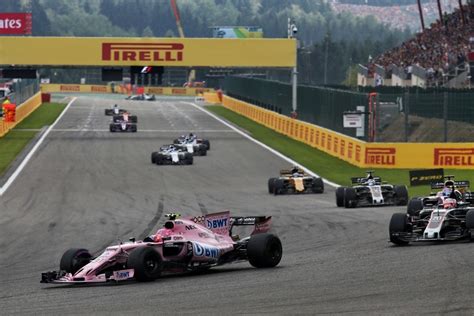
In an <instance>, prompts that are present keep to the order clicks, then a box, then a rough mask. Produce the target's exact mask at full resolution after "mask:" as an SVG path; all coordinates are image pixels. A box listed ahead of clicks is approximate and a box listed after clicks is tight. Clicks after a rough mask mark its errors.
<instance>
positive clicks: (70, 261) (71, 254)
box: [59, 248, 92, 274]
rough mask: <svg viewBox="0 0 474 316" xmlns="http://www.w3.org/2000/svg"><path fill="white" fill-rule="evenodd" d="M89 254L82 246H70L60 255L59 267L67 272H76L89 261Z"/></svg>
mask: <svg viewBox="0 0 474 316" xmlns="http://www.w3.org/2000/svg"><path fill="white" fill-rule="evenodd" d="M91 258H92V256H91V254H90V253H89V250H87V249H83V248H71V249H68V250H66V252H65V253H64V254H63V256H62V257H61V261H60V262H59V269H60V270H63V271H66V272H68V273H72V274H74V273H76V272H77V271H79V269H81V268H82V267H83V266H85V265H86V264H88V263H89V262H90V261H91Z"/></svg>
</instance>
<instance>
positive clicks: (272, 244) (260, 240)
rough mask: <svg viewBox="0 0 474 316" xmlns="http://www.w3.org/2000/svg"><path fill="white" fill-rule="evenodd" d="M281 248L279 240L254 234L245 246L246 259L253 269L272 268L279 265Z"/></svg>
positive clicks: (271, 236)
mask: <svg viewBox="0 0 474 316" xmlns="http://www.w3.org/2000/svg"><path fill="white" fill-rule="evenodd" d="M282 255H283V248H282V246H281V241H280V239H279V238H278V237H277V236H275V235H272V234H266V233H262V234H256V235H252V237H250V240H249V242H248V244H247V257H248V259H249V262H250V264H251V265H252V266H254V267H255V268H273V267H275V266H276V265H277V264H278V263H280V260H281V257H282Z"/></svg>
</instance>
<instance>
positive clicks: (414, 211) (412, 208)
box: [407, 197, 423, 216]
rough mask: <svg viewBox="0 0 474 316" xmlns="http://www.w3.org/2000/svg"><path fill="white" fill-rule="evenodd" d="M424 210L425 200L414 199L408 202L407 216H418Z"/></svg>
mask: <svg viewBox="0 0 474 316" xmlns="http://www.w3.org/2000/svg"><path fill="white" fill-rule="evenodd" d="M422 209H423V200H422V199H420V198H417V197H416V198H413V199H411V200H410V202H408V206H407V214H408V215H410V216H418V215H419V214H420V211H421V210H422Z"/></svg>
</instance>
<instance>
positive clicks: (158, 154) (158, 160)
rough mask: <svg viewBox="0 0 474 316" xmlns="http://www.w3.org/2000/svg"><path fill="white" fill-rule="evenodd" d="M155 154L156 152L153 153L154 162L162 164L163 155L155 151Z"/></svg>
mask: <svg viewBox="0 0 474 316" xmlns="http://www.w3.org/2000/svg"><path fill="white" fill-rule="evenodd" d="M155 154H156V155H155V163H156V164H157V165H162V164H163V162H164V160H165V157H164V156H163V155H162V154H160V153H155Z"/></svg>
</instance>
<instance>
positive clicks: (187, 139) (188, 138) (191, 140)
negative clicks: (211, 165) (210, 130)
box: [173, 133, 211, 150]
mask: <svg viewBox="0 0 474 316" xmlns="http://www.w3.org/2000/svg"><path fill="white" fill-rule="evenodd" d="M173 143H174V144H193V145H199V146H204V148H206V150H211V143H210V142H209V140H208V139H203V138H198V137H197V136H196V135H195V134H194V133H189V134H186V135H181V136H179V137H178V138H176V139H175V140H174V141H173Z"/></svg>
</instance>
